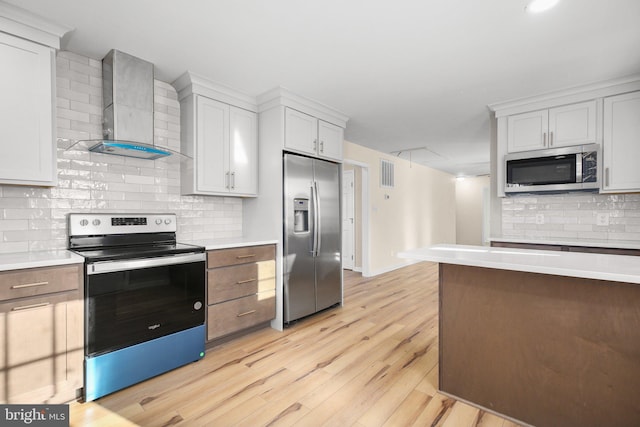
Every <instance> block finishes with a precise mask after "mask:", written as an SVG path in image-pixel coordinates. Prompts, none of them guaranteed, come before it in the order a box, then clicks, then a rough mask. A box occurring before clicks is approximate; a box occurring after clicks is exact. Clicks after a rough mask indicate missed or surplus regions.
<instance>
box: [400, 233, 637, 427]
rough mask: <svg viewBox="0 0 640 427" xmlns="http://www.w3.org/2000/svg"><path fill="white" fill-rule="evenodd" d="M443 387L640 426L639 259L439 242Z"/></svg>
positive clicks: (552, 414)
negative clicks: (639, 394)
mask: <svg viewBox="0 0 640 427" xmlns="http://www.w3.org/2000/svg"><path fill="white" fill-rule="evenodd" d="M399 256H400V257H402V258H409V259H414V260H422V261H432V262H438V263H440V266H439V272H440V278H439V282H440V285H439V286H440V288H439V291H440V296H439V298H440V319H439V322H440V323H439V339H440V372H439V387H440V390H441V391H442V392H443V393H445V394H449V395H451V396H453V397H455V398H458V399H461V400H464V401H467V402H470V403H472V404H475V405H476V406H480V407H482V408H485V409H487V410H490V411H494V412H497V413H500V414H503V415H506V416H508V417H511V418H513V419H514V420H517V421H518V422H523V423H528V424H532V425H536V426H556V425H557V426H602V425H615V426H637V425H640V399H638V391H639V390H640V259H639V258H638V257H632V256H621V255H600V254H587V253H571V252H553V251H532V250H518V249H505V248H489V247H479V246H459V245H439V246H434V247H430V248H422V249H415V250H412V251H406V252H403V253H400V254H399Z"/></svg>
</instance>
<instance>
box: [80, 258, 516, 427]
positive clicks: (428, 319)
mask: <svg viewBox="0 0 640 427" xmlns="http://www.w3.org/2000/svg"><path fill="white" fill-rule="evenodd" d="M437 279H438V269H437V264H431V263H421V264H416V265H413V266H410V267H405V268H402V269H400V270H396V271H394V272H391V273H387V274H384V275H380V276H377V277H375V278H369V279H366V278H362V276H361V275H359V274H357V273H352V272H349V271H345V290H344V307H340V308H335V309H331V310H328V311H325V312H322V313H320V314H317V315H315V316H312V317H310V318H307V319H305V320H303V321H300V322H298V323H296V324H294V325H293V326H290V327H289V328H287V329H285V331H284V332H278V331H275V330H272V329H270V328H267V329H263V330H260V331H258V332H255V333H252V334H251V335H247V336H245V337H242V338H240V339H237V340H234V341H232V342H229V343H226V344H224V345H222V346H219V347H216V348H214V349H212V350H210V351H209V352H208V353H207V355H206V357H205V358H204V359H203V360H201V361H199V362H197V363H193V364H191V365H188V366H185V367H183V368H180V369H177V370H174V371H172V372H169V373H166V374H164V375H161V376H159V377H156V378H153V379H151V380H148V381H145V382H144V383H141V384H138V385H135V386H133V387H130V388H128V389H125V390H122V391H119V392H117V393H114V394H112V395H109V396H106V397H104V398H102V399H99V400H98V401H95V402H91V403H85V404H81V403H73V404H72V405H71V425H72V426H115V425H118V426H120V425H122V426H127V425H128V426H135V425H139V426H173V425H176V426H225V427H226V426H251V427H253V426H305V427H306V426H340V427H344V426H358V427H365V426H455V427H466V426H483V427H489V426H502V427H511V426H515V425H516V424H513V423H511V422H510V421H507V420H504V419H502V418H500V417H497V416H495V415H493V414H489V413H486V412H484V411H480V410H478V409H476V408H474V407H471V406H469V405H467V404H464V403H462V402H458V401H455V400H453V399H450V398H447V397H445V396H443V395H441V394H439V393H438V392H437V389H438V383H437V382H438V280H437Z"/></svg>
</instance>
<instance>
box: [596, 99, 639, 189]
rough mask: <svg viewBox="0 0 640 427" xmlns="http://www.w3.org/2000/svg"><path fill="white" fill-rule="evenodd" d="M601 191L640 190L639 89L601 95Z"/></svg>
mask: <svg viewBox="0 0 640 427" xmlns="http://www.w3.org/2000/svg"><path fill="white" fill-rule="evenodd" d="M603 128H604V136H603V141H602V157H603V159H602V163H603V168H604V169H603V171H604V173H603V187H602V191H603V192H621V191H622V192H628V191H640V167H638V159H640V91H637V92H632V93H626V94H623V95H617V96H610V97H607V98H605V99H604V126H603Z"/></svg>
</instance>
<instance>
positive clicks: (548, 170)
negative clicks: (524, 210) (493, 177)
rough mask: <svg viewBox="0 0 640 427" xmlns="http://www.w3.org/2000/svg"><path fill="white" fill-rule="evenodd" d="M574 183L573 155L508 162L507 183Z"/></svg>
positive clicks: (574, 162) (574, 163)
mask: <svg viewBox="0 0 640 427" xmlns="http://www.w3.org/2000/svg"><path fill="white" fill-rule="evenodd" d="M575 182H576V157H575V155H566V156H552V157H540V158H535V159H520V160H509V161H508V162H507V183H508V184H518V185H523V186H525V185H547V184H572V183H575Z"/></svg>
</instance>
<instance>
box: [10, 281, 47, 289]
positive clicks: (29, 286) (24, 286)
mask: <svg viewBox="0 0 640 427" xmlns="http://www.w3.org/2000/svg"><path fill="white" fill-rule="evenodd" d="M48 284H49V282H35V283H25V284H24V285H13V286H12V287H11V289H22V288H33V287H34V286H44V285H48Z"/></svg>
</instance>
